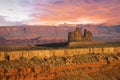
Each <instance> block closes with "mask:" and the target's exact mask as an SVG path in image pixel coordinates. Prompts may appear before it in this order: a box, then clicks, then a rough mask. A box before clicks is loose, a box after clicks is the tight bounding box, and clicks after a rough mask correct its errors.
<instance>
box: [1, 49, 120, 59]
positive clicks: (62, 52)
mask: <svg viewBox="0 0 120 80" xmlns="http://www.w3.org/2000/svg"><path fill="white" fill-rule="evenodd" d="M119 52H120V47H105V48H76V49H64V48H63V49H48V50H34V51H32V50H31V51H1V52H0V60H5V59H6V58H5V56H9V59H10V60H15V59H19V58H20V57H25V58H28V59H30V58H32V57H34V56H37V57H41V58H49V57H52V56H57V57H64V56H66V57H67V56H73V55H77V54H89V53H95V54H98V53H100V54H103V53H105V54H117V53H119Z"/></svg>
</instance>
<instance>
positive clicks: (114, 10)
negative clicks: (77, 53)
mask: <svg viewBox="0 0 120 80" xmlns="http://www.w3.org/2000/svg"><path fill="white" fill-rule="evenodd" d="M64 23H68V24H106V25H119V24H120V0H0V26H9V25H59V24H64Z"/></svg>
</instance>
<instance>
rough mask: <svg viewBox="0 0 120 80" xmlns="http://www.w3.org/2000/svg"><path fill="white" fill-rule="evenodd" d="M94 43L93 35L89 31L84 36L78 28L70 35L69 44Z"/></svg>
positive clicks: (85, 31)
mask: <svg viewBox="0 0 120 80" xmlns="http://www.w3.org/2000/svg"><path fill="white" fill-rule="evenodd" d="M90 41H92V33H91V32H90V31H88V30H86V29H85V30H84V34H82V31H81V30H80V28H76V29H75V31H73V32H69V33H68V42H90Z"/></svg>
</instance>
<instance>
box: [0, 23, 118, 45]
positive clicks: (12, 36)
mask: <svg viewBox="0 0 120 80" xmlns="http://www.w3.org/2000/svg"><path fill="white" fill-rule="evenodd" d="M77 27H79V28H80V29H81V30H82V31H83V30H84V29H87V30H89V31H90V32H92V34H93V37H95V40H106V39H107V40H109V41H110V40H113V39H114V40H117V39H118V40H120V26H113V27H106V26H93V25H80V26H77ZM75 28H76V26H74V27H71V26H58V27H56V26H10V27H5V26H4V27H0V40H3V41H5V40H6V39H7V40H16V39H17V40H24V41H25V40H29V39H30V40H31V39H32V41H38V38H39V39H41V38H42V39H44V38H45V39H46V37H47V38H48V37H49V38H54V39H55V38H57V39H58V38H62V39H64V38H65V39H66V40H67V38H68V33H69V32H70V31H73V30H75ZM99 37H100V38H99ZM109 38H110V39H109ZM4 39H5V40H4ZM35 39H36V40H35ZM6 42H8V41H6ZM13 42H14V41H13ZM19 42H20V41H19ZM22 42H23V41H21V43H22ZM26 42H28V41H26ZM31 43H33V42H31ZM42 43H44V42H42ZM7 44H9V43H7Z"/></svg>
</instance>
